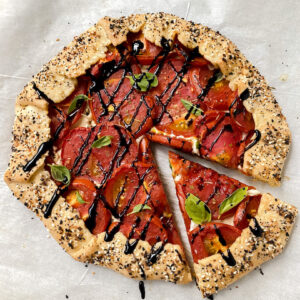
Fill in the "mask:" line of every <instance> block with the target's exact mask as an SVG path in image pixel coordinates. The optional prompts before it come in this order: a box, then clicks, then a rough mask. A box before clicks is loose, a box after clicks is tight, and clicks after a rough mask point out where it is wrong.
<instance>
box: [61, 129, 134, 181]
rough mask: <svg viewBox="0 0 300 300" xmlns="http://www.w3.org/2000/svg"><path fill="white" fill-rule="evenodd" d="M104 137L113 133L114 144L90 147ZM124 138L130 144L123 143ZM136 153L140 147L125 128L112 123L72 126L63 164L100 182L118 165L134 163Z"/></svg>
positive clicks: (62, 156)
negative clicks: (93, 125)
mask: <svg viewBox="0 0 300 300" xmlns="http://www.w3.org/2000/svg"><path fill="white" fill-rule="evenodd" d="M103 136H110V137H111V144H110V145H108V146H104V147H101V148H91V145H92V143H93V142H94V141H95V140H97V139H98V138H100V137H103ZM121 140H122V142H121ZM125 141H126V143H127V144H128V146H126V145H125V144H124V143H125ZM120 143H121V146H119V145H120ZM137 155H138V146H137V144H136V142H135V140H133V138H132V137H131V136H130V135H129V134H128V132H127V131H126V130H125V129H124V128H121V127H118V126H115V125H110V124H106V125H101V126H100V125H98V126H96V127H94V128H84V127H79V128H75V129H72V130H71V131H70V133H69V134H68V136H67V137H66V139H65V141H64V144H63V147H62V151H61V158H62V163H63V165H64V166H66V167H67V168H68V169H70V170H72V171H73V173H75V174H76V173H77V174H78V175H79V174H80V175H82V176H87V177H88V178H91V179H93V180H94V181H95V182H98V183H101V182H102V180H103V178H104V176H105V174H107V173H108V174H112V172H113V171H114V168H115V167H116V166H117V165H122V164H126V163H129V162H132V161H134V160H135V158H136V157H137ZM76 158H77V160H76ZM76 163H77V164H76ZM75 164H76V166H75V167H74V165H75ZM107 176H108V175H107Z"/></svg>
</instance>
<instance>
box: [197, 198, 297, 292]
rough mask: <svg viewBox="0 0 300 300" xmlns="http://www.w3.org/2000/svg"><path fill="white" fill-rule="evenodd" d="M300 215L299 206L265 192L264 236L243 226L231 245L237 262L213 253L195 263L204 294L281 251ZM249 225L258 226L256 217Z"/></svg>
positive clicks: (260, 215) (261, 214)
mask: <svg viewBox="0 0 300 300" xmlns="http://www.w3.org/2000/svg"><path fill="white" fill-rule="evenodd" d="M296 215H297V209H296V208H295V207H294V206H292V205H289V204H287V203H284V202H282V201H280V200H279V199H276V198H274V197H273V196H271V195H270V194H263V195H262V198H261V202H260V206H259V209H258V212H257V215H256V219H257V221H258V223H259V225H260V227H261V228H262V229H263V231H264V232H263V234H262V236H261V237H257V236H255V235H254V234H253V233H252V232H251V230H250V228H249V227H248V228H246V229H244V230H243V232H242V235H241V236H240V237H238V238H237V239H236V241H235V242H234V243H233V244H232V245H231V246H230V248H229V249H230V251H231V253H232V255H233V257H234V259H235V261H236V265H235V266H233V267H231V266H229V265H227V264H226V262H225V261H224V259H223V258H222V256H221V254H215V255H212V256H209V257H207V258H204V259H201V260H199V261H198V263H195V264H194V268H195V273H196V280H197V284H198V287H199V289H200V290H201V292H202V294H203V296H204V297H207V296H209V295H212V294H214V293H217V292H218V291H220V290H221V289H223V288H225V287H227V286H228V285H229V284H231V283H233V282H235V281H236V280H238V279H239V278H241V277H242V276H244V275H246V274H247V273H248V272H250V271H252V270H253V269H255V268H256V267H258V266H259V265H261V264H262V263H264V262H266V261H268V260H270V259H272V258H274V257H275V256H276V255H278V254H280V253H281V252H282V250H283V248H284V247H285V245H286V243H287V241H288V239H289V236H290V233H291V231H292V228H293V225H294V221H295V217H296ZM249 226H251V227H252V228H254V227H255V225H254V221H253V220H251V221H250V224H249Z"/></svg>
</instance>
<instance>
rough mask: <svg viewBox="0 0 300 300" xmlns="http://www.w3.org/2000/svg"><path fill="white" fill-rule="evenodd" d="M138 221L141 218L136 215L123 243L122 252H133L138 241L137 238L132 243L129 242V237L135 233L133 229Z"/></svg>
mask: <svg viewBox="0 0 300 300" xmlns="http://www.w3.org/2000/svg"><path fill="white" fill-rule="evenodd" d="M140 222H141V219H140V218H139V217H137V218H136V220H135V222H134V224H133V225H132V228H131V231H130V233H129V235H128V239H127V241H126V244H125V249H124V254H131V253H133V251H134V249H135V247H136V245H137V244H138V242H139V240H138V239H136V240H134V241H133V242H132V243H130V239H131V238H132V237H133V235H134V233H135V229H136V227H137V226H139V224H140Z"/></svg>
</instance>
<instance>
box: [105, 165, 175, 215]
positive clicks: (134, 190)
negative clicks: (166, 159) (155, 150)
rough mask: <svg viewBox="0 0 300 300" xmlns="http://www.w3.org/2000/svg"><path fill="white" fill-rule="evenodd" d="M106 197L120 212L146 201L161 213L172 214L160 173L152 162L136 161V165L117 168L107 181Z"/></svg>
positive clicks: (130, 210) (127, 211) (130, 209)
mask: <svg viewBox="0 0 300 300" xmlns="http://www.w3.org/2000/svg"><path fill="white" fill-rule="evenodd" d="M141 178H143V179H144V180H143V184H140V179H141ZM104 197H105V199H106V201H107V202H108V204H109V205H110V206H111V207H113V208H115V209H116V210H117V212H118V213H119V214H121V213H122V212H123V214H124V213H126V214H128V213H130V212H132V210H133V208H134V207H135V206H136V205H138V204H144V203H146V204H147V205H148V206H150V207H152V208H155V211H156V213H157V214H159V215H163V214H170V210H169V206H168V203H167V199H166V196H165V194H164V191H163V187H162V184H161V182H160V180H159V176H158V173H157V171H156V170H155V168H154V166H153V165H151V164H143V163H136V166H135V167H132V166H131V165H123V166H121V167H120V168H118V169H116V171H115V172H114V174H113V175H112V177H111V179H110V180H109V181H108V182H107V185H106V188H105V191H104ZM124 210H125V211H126V212H124Z"/></svg>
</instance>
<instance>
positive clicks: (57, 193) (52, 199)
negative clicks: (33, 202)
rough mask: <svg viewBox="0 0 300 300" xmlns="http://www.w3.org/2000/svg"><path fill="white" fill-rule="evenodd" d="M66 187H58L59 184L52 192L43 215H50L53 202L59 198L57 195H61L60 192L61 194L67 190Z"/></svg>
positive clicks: (47, 216) (46, 216)
mask: <svg viewBox="0 0 300 300" xmlns="http://www.w3.org/2000/svg"><path fill="white" fill-rule="evenodd" d="M67 189H68V186H64V187H60V186H59V187H58V188H57V189H56V190H55V191H54V193H53V195H52V197H51V199H50V201H49V202H48V203H47V206H46V210H45V212H44V217H45V218H46V219H47V218H49V217H50V215H51V212H52V209H53V207H54V205H55V203H56V202H57V200H58V199H59V197H60V196H61V194H63V193H64V192H65V191H67Z"/></svg>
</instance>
